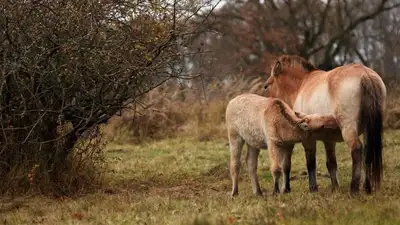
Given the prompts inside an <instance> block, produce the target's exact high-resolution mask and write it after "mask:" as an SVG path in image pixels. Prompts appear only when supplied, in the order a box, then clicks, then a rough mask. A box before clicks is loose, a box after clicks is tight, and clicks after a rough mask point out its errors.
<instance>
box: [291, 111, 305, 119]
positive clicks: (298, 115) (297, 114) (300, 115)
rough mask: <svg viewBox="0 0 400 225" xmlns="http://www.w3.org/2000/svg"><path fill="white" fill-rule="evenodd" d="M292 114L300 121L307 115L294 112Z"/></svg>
mask: <svg viewBox="0 0 400 225" xmlns="http://www.w3.org/2000/svg"><path fill="white" fill-rule="evenodd" d="M294 114H295V115H296V116H297V117H299V118H300V119H302V118H304V117H305V116H306V115H307V114H305V113H302V112H294Z"/></svg>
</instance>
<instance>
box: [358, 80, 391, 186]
mask: <svg viewBox="0 0 400 225" xmlns="http://www.w3.org/2000/svg"><path fill="white" fill-rule="evenodd" d="M380 82H381V81H380V80H379V78H377V77H373V76H369V75H364V76H362V78H361V111H360V119H361V122H362V124H363V126H364V140H365V141H364V145H365V148H364V149H365V152H364V160H365V172H366V179H368V177H369V178H370V179H371V181H372V184H373V185H374V186H375V187H376V189H378V188H379V186H380V182H381V178H382V130H383V129H382V120H383V118H382V116H383V104H384V101H385V90H382V87H381V86H380ZM369 184H370V182H366V185H369ZM366 189H367V190H369V191H371V187H370V186H369V187H366Z"/></svg>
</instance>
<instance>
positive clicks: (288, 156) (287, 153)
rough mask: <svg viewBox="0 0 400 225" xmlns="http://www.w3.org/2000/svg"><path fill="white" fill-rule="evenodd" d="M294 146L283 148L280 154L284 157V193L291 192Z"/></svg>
mask: <svg viewBox="0 0 400 225" xmlns="http://www.w3.org/2000/svg"><path fill="white" fill-rule="evenodd" d="M293 148H294V145H290V146H285V147H282V148H281V149H280V150H281V152H280V154H281V156H282V169H283V193H289V192H290V169H291V166H292V153H293Z"/></svg>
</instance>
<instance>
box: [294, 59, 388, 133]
mask: <svg viewBox="0 0 400 225" xmlns="http://www.w3.org/2000/svg"><path fill="white" fill-rule="evenodd" d="M363 79H369V80H370V82H373V83H375V84H376V85H375V87H377V88H379V89H380V90H379V91H381V92H382V96H383V99H381V101H384V100H385V99H384V98H385V96H386V88H385V85H384V83H383V81H382V79H381V78H380V76H379V75H378V74H377V73H376V72H375V71H373V70H372V69H370V68H368V67H366V66H364V65H361V64H358V63H353V64H348V65H344V66H340V67H337V68H335V69H333V70H330V71H315V72H313V73H312V74H311V75H310V76H309V78H307V80H306V81H305V82H303V86H302V88H301V89H300V91H299V94H298V97H297V99H296V101H295V103H294V105H293V109H294V110H295V111H302V112H304V113H307V114H311V113H322V114H331V115H333V116H334V117H335V118H336V119H338V121H339V123H340V124H341V125H342V126H346V125H352V126H353V125H355V126H357V127H360V126H361V124H356V123H357V121H359V116H360V109H361V99H362V98H363V96H362V90H361V85H362V82H363ZM358 131H359V133H360V134H361V132H362V131H361V129H358ZM334 133H337V135H329V136H330V137H331V138H333V136H338V137H337V138H334V139H338V140H342V138H341V137H339V136H341V135H340V131H339V130H338V131H337V132H334ZM322 136H324V135H322Z"/></svg>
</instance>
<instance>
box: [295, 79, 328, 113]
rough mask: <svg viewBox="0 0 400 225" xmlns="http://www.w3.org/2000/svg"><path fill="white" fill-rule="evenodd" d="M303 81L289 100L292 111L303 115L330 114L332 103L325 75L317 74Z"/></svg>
mask: <svg viewBox="0 0 400 225" xmlns="http://www.w3.org/2000/svg"><path fill="white" fill-rule="evenodd" d="M317 75H318V76H317V77H315V76H314V77H308V78H307V79H305V80H303V83H302V85H301V86H299V90H298V91H297V92H296V94H295V96H294V97H293V98H292V99H291V101H292V103H293V104H292V105H291V107H292V109H293V110H295V111H300V112H303V113H307V114H309V113H331V111H332V102H331V98H330V94H329V87H328V82H327V81H326V75H324V74H317Z"/></svg>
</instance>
